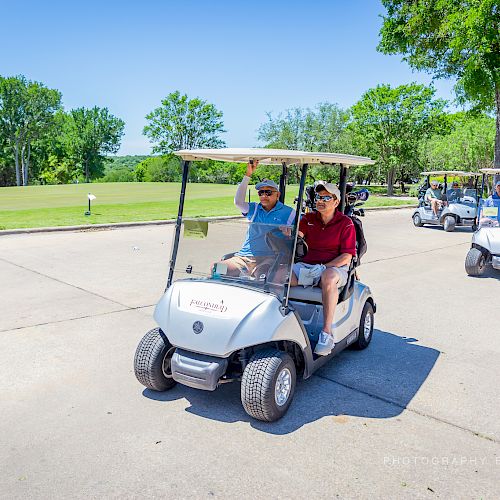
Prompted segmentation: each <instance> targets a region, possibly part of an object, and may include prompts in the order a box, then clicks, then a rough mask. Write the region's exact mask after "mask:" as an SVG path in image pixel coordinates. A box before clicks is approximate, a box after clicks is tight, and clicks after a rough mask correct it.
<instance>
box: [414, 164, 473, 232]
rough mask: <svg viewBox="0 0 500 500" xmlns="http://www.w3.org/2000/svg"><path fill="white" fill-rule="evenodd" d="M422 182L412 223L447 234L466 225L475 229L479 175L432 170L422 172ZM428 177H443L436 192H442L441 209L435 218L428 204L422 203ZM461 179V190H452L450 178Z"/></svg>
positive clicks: (427, 185) (428, 185)
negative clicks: (425, 225) (432, 226)
mask: <svg viewBox="0 0 500 500" xmlns="http://www.w3.org/2000/svg"><path fill="white" fill-rule="evenodd" d="M421 175H423V176H425V182H424V183H423V185H422V186H421V187H420V189H419V196H418V200H419V205H418V208H417V209H416V210H415V211H414V212H413V215H412V218H413V224H414V225H415V226H416V227H422V226H423V225H424V224H429V225H434V226H441V227H443V228H444V230H445V231H446V232H451V231H453V230H454V229H455V227H458V226H469V227H471V228H472V230H473V231H475V230H476V222H475V220H476V214H477V202H478V180H479V178H480V177H481V174H480V173H478V172H462V171H457V170H452V171H446V170H443V171H433V172H422V174H421ZM431 177H439V178H441V177H442V178H444V182H443V183H442V184H441V183H440V184H441V185H440V187H439V189H441V191H442V198H441V201H442V202H443V207H442V208H441V210H440V211H439V214H438V216H437V217H436V216H435V215H434V212H433V211H432V207H431V205H430V203H429V202H428V201H427V200H425V192H426V191H427V189H428V188H429V187H430V183H431ZM452 177H455V178H457V177H458V178H460V183H461V184H462V187H459V188H458V189H456V188H453V187H452V185H453V183H452V182H450V178H452Z"/></svg>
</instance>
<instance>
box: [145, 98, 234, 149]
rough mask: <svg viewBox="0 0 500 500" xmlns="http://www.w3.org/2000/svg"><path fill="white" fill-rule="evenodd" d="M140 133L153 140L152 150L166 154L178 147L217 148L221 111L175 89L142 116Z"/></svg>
mask: <svg viewBox="0 0 500 500" xmlns="http://www.w3.org/2000/svg"><path fill="white" fill-rule="evenodd" d="M146 119H147V120H148V121H149V124H148V125H146V126H145V127H144V131H143V133H144V135H145V136H146V137H148V138H149V140H150V142H152V143H154V146H153V153H161V154H170V153H172V152H173V151H177V150H179V149H194V148H219V147H222V146H224V145H225V144H224V141H223V140H222V139H220V134H221V133H223V132H225V130H224V124H223V122H222V112H220V111H218V110H217V109H216V108H215V106H214V105H213V104H209V103H207V102H206V101H203V100H201V99H199V98H197V97H196V98H194V99H189V98H188V96H187V95H186V94H184V95H181V94H180V92H179V91H176V92H172V93H171V94H169V95H168V96H167V97H166V98H165V99H163V100H162V101H161V107H159V108H156V109H154V110H153V111H152V112H151V113H149V114H148V115H147V116H146Z"/></svg>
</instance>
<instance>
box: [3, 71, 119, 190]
mask: <svg viewBox="0 0 500 500" xmlns="http://www.w3.org/2000/svg"><path fill="white" fill-rule="evenodd" d="M61 99H62V95H61V92H59V91H58V90H56V89H49V88H47V87H46V86H45V85H44V84H42V83H40V82H36V81H30V80H27V79H26V78H25V77H24V76H22V75H20V76H13V77H1V76H0V185H3V186H5V185H13V184H14V183H15V184H17V185H18V186H21V185H22V186H26V185H28V184H29V183H30V182H33V181H34V182H36V183H49V184H56V183H67V182H70V181H72V180H74V179H77V178H79V177H81V178H83V179H84V180H87V181H88V180H90V179H91V178H96V177H99V176H101V175H102V174H103V171H104V166H105V162H106V155H108V154H112V153H115V152H117V151H118V149H119V147H120V141H121V137H122V135H123V129H124V126H125V123H124V122H123V120H121V119H120V118H117V117H115V116H113V115H112V114H111V113H110V112H109V110H108V109H107V108H99V107H97V106H94V107H93V108H90V109H87V108H83V107H82V108H77V109H72V110H69V111H65V110H64V109H63V106H62V103H61Z"/></svg>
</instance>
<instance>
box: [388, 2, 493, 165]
mask: <svg viewBox="0 0 500 500" xmlns="http://www.w3.org/2000/svg"><path fill="white" fill-rule="evenodd" d="M382 3H383V5H384V6H385V8H386V9H387V15H386V16H384V23H383V26H382V29H381V32H380V34H381V36H382V38H381V41H380V44H379V46H378V49H379V50H380V51H381V52H383V53H386V54H404V60H405V61H407V62H408V63H409V64H410V66H411V67H413V68H415V69H417V70H424V71H428V72H430V73H433V74H434V75H435V76H436V77H437V78H443V77H444V78H449V77H455V78H456V79H457V85H456V90H457V95H458V97H459V99H460V100H462V101H465V100H467V101H470V102H471V103H472V104H473V105H474V106H475V107H476V108H477V109H480V110H491V109H495V110H496V133H495V160H494V161H495V166H496V167H498V168H500V4H499V3H498V0H425V1H412V2H409V1H407V0H382Z"/></svg>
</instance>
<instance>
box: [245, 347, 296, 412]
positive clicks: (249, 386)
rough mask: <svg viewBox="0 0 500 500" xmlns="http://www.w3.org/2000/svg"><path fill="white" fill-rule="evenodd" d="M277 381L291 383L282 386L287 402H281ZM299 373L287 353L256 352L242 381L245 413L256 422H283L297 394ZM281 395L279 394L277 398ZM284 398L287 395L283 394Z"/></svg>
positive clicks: (274, 351)
mask: <svg viewBox="0 0 500 500" xmlns="http://www.w3.org/2000/svg"><path fill="white" fill-rule="evenodd" d="M278 377H279V378H280V379H282V381H283V379H285V380H284V381H285V382H286V381H288V386H289V388H288V390H286V384H285V385H283V384H282V385H281V387H284V391H285V392H287V395H286V399H285V400H284V401H283V402H280V403H279V402H278V401H279V392H278V388H279V386H278V384H277V382H278ZM296 380H297V373H296V370H295V364H294V362H293V359H292V358H291V357H290V356H289V355H288V354H287V353H285V352H282V351H278V350H277V349H264V350H262V351H258V352H256V353H255V354H254V355H253V356H252V357H251V358H250V361H249V363H248V365H247V366H246V368H245V371H244V372H243V377H242V379H241V403H242V404H243V408H244V409H245V411H246V412H247V413H248V414H249V415H250V416H251V417H253V418H256V419H257V420H264V421H265V422H274V421H275V420H278V419H279V418H281V417H282V416H283V415H284V414H285V413H286V411H287V410H288V407H289V406H290V403H291V402H292V399H293V395H294V392H295V384H296ZM277 392H278V394H277ZM282 396H283V397H284V395H283V394H282Z"/></svg>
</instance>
